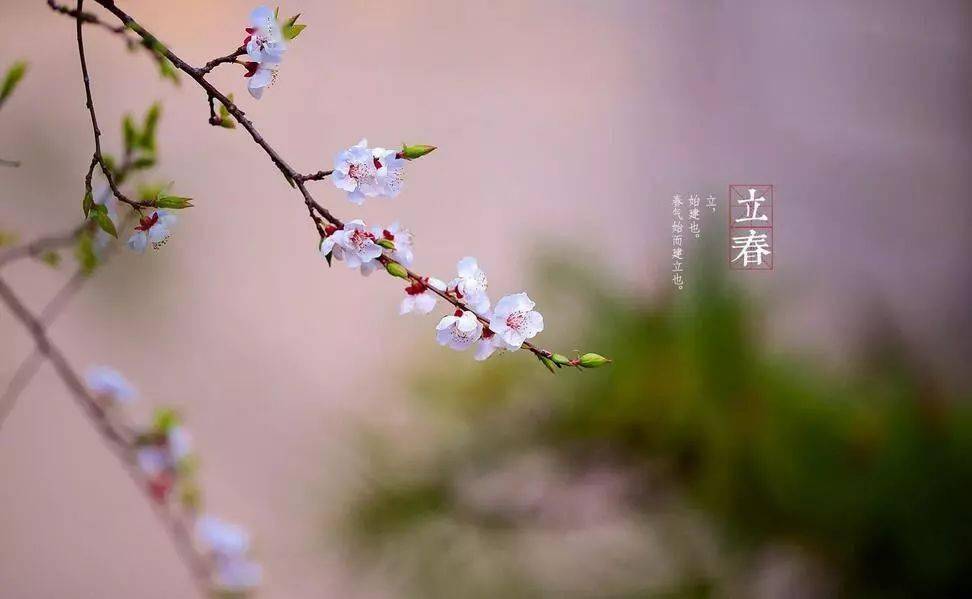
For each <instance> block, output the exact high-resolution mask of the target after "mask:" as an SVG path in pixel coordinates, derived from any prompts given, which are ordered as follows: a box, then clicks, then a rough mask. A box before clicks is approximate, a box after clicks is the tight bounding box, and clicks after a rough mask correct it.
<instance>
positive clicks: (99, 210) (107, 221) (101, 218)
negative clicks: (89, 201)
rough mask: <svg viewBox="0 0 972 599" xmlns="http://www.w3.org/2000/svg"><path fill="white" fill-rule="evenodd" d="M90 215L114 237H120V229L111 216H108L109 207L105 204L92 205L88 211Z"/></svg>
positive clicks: (103, 229)
mask: <svg viewBox="0 0 972 599" xmlns="http://www.w3.org/2000/svg"><path fill="white" fill-rule="evenodd" d="M88 217H89V218H90V219H91V220H93V221H94V222H95V223H96V224H97V225H98V227H100V228H101V230H102V231H104V232H105V233H107V234H109V235H111V236H112V237H118V231H116V230H115V223H114V222H112V220H111V217H110V216H108V208H107V207H106V206H105V205H104V204H95V205H94V206H92V207H91V210H90V211H89V212H88Z"/></svg>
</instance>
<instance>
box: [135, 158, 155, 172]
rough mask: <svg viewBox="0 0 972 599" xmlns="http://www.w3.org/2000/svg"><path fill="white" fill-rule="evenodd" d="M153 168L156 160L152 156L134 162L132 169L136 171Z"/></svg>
mask: <svg viewBox="0 0 972 599" xmlns="http://www.w3.org/2000/svg"><path fill="white" fill-rule="evenodd" d="M153 166H155V158H154V157H152V156H142V157H141V158H139V159H137V160H135V161H134V162H132V169H134V170H136V171H141V170H145V169H147V168H152V167H153Z"/></svg>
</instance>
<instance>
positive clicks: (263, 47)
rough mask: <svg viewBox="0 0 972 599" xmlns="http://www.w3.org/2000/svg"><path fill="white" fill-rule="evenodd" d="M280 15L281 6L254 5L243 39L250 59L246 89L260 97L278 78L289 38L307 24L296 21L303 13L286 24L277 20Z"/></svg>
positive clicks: (295, 35)
mask: <svg viewBox="0 0 972 599" xmlns="http://www.w3.org/2000/svg"><path fill="white" fill-rule="evenodd" d="M278 15H279V9H277V10H270V9H269V8H267V7H266V6H258V7H257V8H255V9H254V10H253V12H252V13H250V26H249V27H247V28H246V37H245V38H244V39H243V48H244V49H245V50H246V55H247V57H248V58H249V59H250V60H249V61H247V62H244V63H243V66H244V67H245V68H246V73H245V74H244V75H243V76H244V77H246V78H247V79H249V82H248V83H247V90H248V91H249V92H250V95H251V96H253V97H254V98H256V99H257V100H259V99H260V98H261V97H263V90H264V89H265V88H267V87H269V86H270V85H272V84H273V82H274V81H275V80H276V78H277V72H278V71H279V69H280V63H281V62H283V57H284V53H285V52H286V51H287V41H289V40H292V39H294V38H295V37H297V36H298V35H299V34H300V32H301V31H303V30H304V27H305V25H298V24H297V18H298V17H299V16H300V15H297V16H294V17H291V18H290V19H288V20H287V21H286V22H284V23H280V22H279V21H278V20H277V18H278Z"/></svg>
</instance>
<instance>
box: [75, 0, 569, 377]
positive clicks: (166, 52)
mask: <svg viewBox="0 0 972 599" xmlns="http://www.w3.org/2000/svg"><path fill="white" fill-rule="evenodd" d="M95 2H97V3H98V4H99V5H101V6H102V7H103V8H104V9H105V10H107V11H108V12H110V13H111V14H113V15H114V16H115V17H116V18H118V20H119V21H121V23H122V24H123V25H124V26H125V28H126V29H129V30H131V31H134V32H135V33H136V34H137V35H139V36H140V37H141V38H142V39H143V40H146V41H152V42H155V43H157V41H156V40H157V38H156V37H155V36H154V35H153V34H151V33H149V32H148V31H147V30H146V29H145V28H144V27H142V25H140V24H139V23H138V22H137V21H136V20H135V19H134V18H133V17H132V16H131V15H129V14H127V13H126V12H125V11H123V10H122V9H121V8H119V7H118V5H116V4H115V3H114V1H113V0H95ZM79 27H80V24H79ZM157 51H158V52H159V53H161V54H162V55H163V56H165V57H166V58H167V59H169V61H170V62H171V63H172V64H173V65H174V66H175V67H176V68H177V69H179V70H180V71H182V72H183V73H185V74H186V75H188V76H189V77H190V78H191V79H192V80H193V81H195V82H196V83H197V84H198V85H199V86H200V87H201V88H202V89H203V90H205V92H206V93H207V95H208V96H210V97H213V98H215V99H216V100H218V101H219V102H220V103H221V104H223V106H225V107H226V110H227V112H229V113H230V115H232V116H233V118H235V119H236V120H237V122H239V123H240V126H242V127H243V128H244V129H245V130H246V131H247V133H249V134H250V137H252V138H253V141H254V143H256V144H257V145H258V146H260V148H261V149H263V151H264V152H265V153H266V155H267V156H268V157H269V158H270V161H271V162H273V164H274V165H275V166H276V167H277V168H278V169H279V170H280V171H281V172H282V173H283V175H284V178H286V179H287V181H288V182H290V183H291V184H292V185H293V186H295V187H297V189H298V191H300V193H301V196H302V197H303V198H304V203H305V205H306V206H307V210H308V215H309V216H310V218H311V220H312V221H313V222H314V225H315V228H316V229H317V231H318V233H319V234H320V235H322V236H323V235H324V232H323V230H322V227H321V222H320V220H319V219H318V218H317V217H316V216H315V212H316V214H317V215H319V217H320V218H322V219H324V220H325V221H327V222H328V223H330V224H331V225H333V226H335V227H337V228H339V229H340V228H343V227H344V223H343V222H342V221H341V220H340V219H339V218H337V217H336V216H334V215H333V214H332V213H331V212H330V211H329V210H328V209H327V208H324V207H323V206H322V205H321V204H320V203H318V202H317V201H316V200H315V199H314V196H313V195H312V194H311V193H310V190H308V189H307V186H306V184H305V183H306V182H307V181H310V180H318V179H317V177H316V175H318V174H320V175H321V177H320V178H324V176H325V175H323V173H324V171H321V172H320V173H315V174H314V175H309V176H304V175H301V173H299V172H297V171H296V170H295V169H293V168H292V167H291V166H290V165H289V164H288V163H287V162H286V161H285V160H284V159H283V157H282V156H280V154H279V153H278V152H277V151H276V150H275V149H274V148H273V147H272V146H271V145H270V144H269V143H268V142H267V141H266V139H264V137H263V135H262V134H261V133H260V132H259V131H258V130H257V128H256V126H254V124H253V122H252V121H250V120H249V119H248V118H246V115H245V114H244V112H243V111H242V110H240V108H239V107H237V106H236V105H235V104H234V103H233V102H232V101H230V99H229V97H228V96H227V95H226V94H224V93H223V92H221V91H220V90H219V89H218V88H217V87H216V86H214V85H213V84H212V83H210V82H209V81H208V80H206V78H205V73H204V72H203V71H202V70H201V69H198V68H195V67H193V66H192V65H190V64H189V63H187V62H186V61H184V60H182V59H181V58H180V57H179V56H177V55H176V54H175V53H173V52H172V50H170V49H169V48H167V47H164V46H160V47H158V48H157ZM382 263H383V264H386V265H387V264H389V263H396V264H398V262H397V261H395V260H393V259H391V258H388V257H385V256H383V257H382ZM400 266H402V268H405V270H406V272H407V273H408V276H409V278H410V279H411V280H414V281H424V280H427V277H425V276H422V275H419V274H417V273H415V272H413V271H411V270H409V269H407V268H406V267H405V266H404V265H401V264H400ZM434 291H435V293H436V294H437V295H439V296H440V297H442V298H443V299H445V300H446V301H448V302H449V303H451V304H453V305H454V306H456V307H458V308H460V309H462V310H467V311H470V312H473V313H474V314H476V312H475V311H474V310H471V309H470V307H469V306H467V305H466V304H465V303H464V302H462V301H461V300H459V299H458V298H455V297H452V296H451V294H446V293H442V292H439V291H438V290H434ZM476 316H477V318H478V319H479V321H480V322H482V323H483V324H484V325H487V328H488V321H487V320H486V319H485V318H484V317H483V316H482V315H479V314H476ZM523 347H524V348H526V349H528V350H529V351H531V352H533V353H534V354H536V355H537V356H538V357H542V358H549V357H550V356H551V355H552V353H551V352H550V351H548V350H546V349H541V348H539V347H537V346H535V345H533V344H532V343H529V342H525V343H524V344H523Z"/></svg>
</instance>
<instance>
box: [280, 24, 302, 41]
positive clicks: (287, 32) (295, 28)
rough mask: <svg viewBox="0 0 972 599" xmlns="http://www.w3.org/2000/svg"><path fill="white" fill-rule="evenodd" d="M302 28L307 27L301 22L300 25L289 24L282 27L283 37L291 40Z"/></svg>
mask: <svg viewBox="0 0 972 599" xmlns="http://www.w3.org/2000/svg"><path fill="white" fill-rule="evenodd" d="M304 29H307V25H304V24H303V23H301V24H300V25H289V26H287V27H284V29H283V36H284V39H287V40H292V39H294V38H295V37H297V36H298V35H300V32H301V31H303V30H304Z"/></svg>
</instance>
